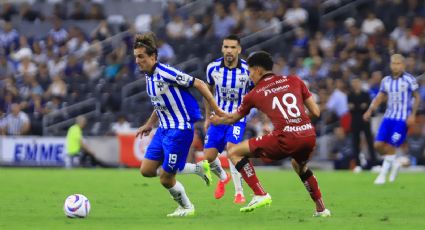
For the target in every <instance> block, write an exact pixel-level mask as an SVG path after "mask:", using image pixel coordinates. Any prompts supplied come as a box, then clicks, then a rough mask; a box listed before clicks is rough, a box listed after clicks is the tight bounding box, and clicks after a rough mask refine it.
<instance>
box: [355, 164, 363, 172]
mask: <svg viewBox="0 0 425 230" xmlns="http://www.w3.org/2000/svg"><path fill="white" fill-rule="evenodd" d="M362 171H363V169H362V167H361V166H356V167H354V169H353V173H361V172H362Z"/></svg>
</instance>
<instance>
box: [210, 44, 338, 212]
mask: <svg viewBox="0 0 425 230" xmlns="http://www.w3.org/2000/svg"><path fill="white" fill-rule="evenodd" d="M247 63H248V69H249V72H250V78H251V79H252V81H253V82H254V84H255V87H254V88H253V89H252V90H251V91H250V92H249V93H248V94H247V95H245V97H244V99H243V101H242V104H241V105H240V106H239V108H238V109H237V111H236V112H233V113H230V114H225V115H224V116H220V115H214V116H212V117H211V118H210V119H211V122H213V123H214V124H232V123H235V122H237V121H238V120H240V119H241V118H242V117H244V116H245V115H247V114H248V113H249V111H250V109H251V108H257V109H258V110H260V111H261V112H263V113H265V114H266V115H267V116H268V118H269V119H270V120H271V122H272V123H273V126H274V130H273V131H272V132H271V133H269V134H267V135H264V136H259V137H257V138H251V139H249V140H245V141H243V142H241V143H239V144H237V145H234V146H232V147H231V148H230V149H229V156H230V159H231V160H232V162H233V164H235V166H236V169H237V170H238V171H239V172H240V173H241V175H242V177H243V179H244V180H245V182H246V183H247V184H248V185H249V187H251V189H252V190H253V191H254V197H253V199H252V200H251V202H249V204H248V205H247V206H246V207H243V208H241V209H240V211H241V212H251V211H253V210H255V209H256V208H259V207H263V206H266V205H270V204H271V202H272V199H271V196H270V195H269V194H268V193H267V192H266V191H265V190H264V188H263V186H261V184H260V182H259V180H258V178H257V176H256V173H255V170H254V167H253V165H252V163H251V162H250V161H249V158H263V159H267V160H280V159H283V158H286V157H291V158H292V167H293V168H294V170H295V172H296V173H297V174H298V175H299V177H300V178H301V181H302V182H303V184H304V186H305V188H306V189H307V191H308V192H309V194H310V196H311V198H312V199H313V201H314V202H315V204H316V212H315V213H314V216H317V217H327V216H330V215H331V213H330V211H329V210H328V209H326V208H325V205H324V203H323V201H322V194H321V192H320V189H319V185H318V183H317V180H316V177H315V176H314V175H313V172H312V171H311V169H309V168H308V166H307V162H308V160H309V159H310V157H311V155H312V153H313V150H314V147H315V145H316V132H315V129H314V127H313V125H312V124H311V121H310V118H309V116H308V115H307V112H306V110H305V108H304V106H305V107H307V109H308V111H309V112H310V113H311V115H312V116H315V117H318V116H319V115H320V110H319V107H318V106H317V104H316V103H315V102H314V99H313V97H312V95H311V93H310V91H309V90H308V89H307V87H306V86H305V84H304V82H303V81H302V80H300V79H299V78H298V77H296V76H290V77H288V76H279V75H275V74H274V73H272V68H273V60H272V57H271V56H270V54H268V53H267V52H264V51H259V52H256V53H253V54H251V55H250V56H249V57H248V60H247Z"/></svg>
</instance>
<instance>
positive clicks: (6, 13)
mask: <svg viewBox="0 0 425 230" xmlns="http://www.w3.org/2000/svg"><path fill="white" fill-rule="evenodd" d="M1 9H2V11H1V13H0V18H2V19H3V20H5V21H10V20H12V16H13V15H15V14H17V11H16V10H15V7H14V6H13V4H12V3H11V2H8V1H5V2H4V3H3V6H2V7H1Z"/></svg>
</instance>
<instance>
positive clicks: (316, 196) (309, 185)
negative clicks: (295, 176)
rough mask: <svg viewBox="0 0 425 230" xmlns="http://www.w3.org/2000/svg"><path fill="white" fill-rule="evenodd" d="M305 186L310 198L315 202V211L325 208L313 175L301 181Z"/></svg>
mask: <svg viewBox="0 0 425 230" xmlns="http://www.w3.org/2000/svg"><path fill="white" fill-rule="evenodd" d="M303 183H304V186H305V188H306V189H307V191H308V192H309V193H310V197H311V199H313V201H314V202H315V203H316V211H318V212H321V211H323V210H325V204H324V203H323V201H322V193H321V192H320V188H319V184H318V183H317V179H316V177H315V176H313V175H311V176H309V177H308V178H307V180H305V181H303Z"/></svg>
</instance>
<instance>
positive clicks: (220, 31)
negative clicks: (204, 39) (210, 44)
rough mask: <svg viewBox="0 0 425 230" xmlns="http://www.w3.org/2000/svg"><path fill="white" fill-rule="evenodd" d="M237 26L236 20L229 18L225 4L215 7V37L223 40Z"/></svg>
mask: <svg viewBox="0 0 425 230" xmlns="http://www.w3.org/2000/svg"><path fill="white" fill-rule="evenodd" d="M235 26H236V20H235V19H234V18H233V17H231V16H229V15H228V14H227V12H226V9H225V8H224V6H223V4H221V3H216V4H215V5H214V17H213V28H214V35H215V36H216V37H217V38H223V37H225V36H227V35H229V34H230V33H231V32H232V30H233V29H234V28H235Z"/></svg>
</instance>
